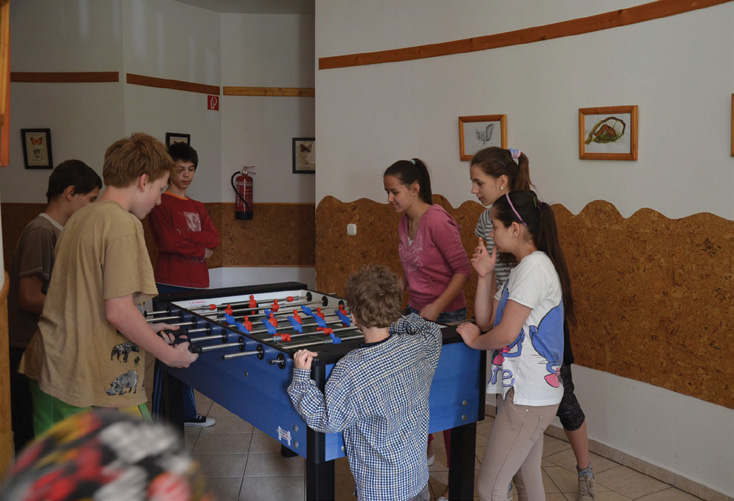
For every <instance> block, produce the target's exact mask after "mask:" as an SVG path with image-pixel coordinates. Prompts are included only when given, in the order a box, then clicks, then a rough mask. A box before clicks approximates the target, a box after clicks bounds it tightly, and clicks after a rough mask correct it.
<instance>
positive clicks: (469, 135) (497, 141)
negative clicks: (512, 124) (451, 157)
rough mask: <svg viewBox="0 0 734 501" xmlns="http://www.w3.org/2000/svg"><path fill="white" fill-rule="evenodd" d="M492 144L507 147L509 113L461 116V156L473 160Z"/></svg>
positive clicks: (462, 158)
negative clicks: (478, 153)
mask: <svg viewBox="0 0 734 501" xmlns="http://www.w3.org/2000/svg"><path fill="white" fill-rule="evenodd" d="M490 146H499V147H501V148H505V149H506V148H507V115H476V116H471V117H459V158H460V159H461V160H471V159H472V157H474V154H476V152H478V151H479V150H483V149H484V148H489V147H490Z"/></svg>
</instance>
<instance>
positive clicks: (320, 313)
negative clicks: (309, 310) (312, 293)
mask: <svg viewBox="0 0 734 501" xmlns="http://www.w3.org/2000/svg"><path fill="white" fill-rule="evenodd" d="M316 314H317V315H318V316H320V317H321V319H322V320H325V319H326V316H325V315H324V312H323V311H321V308H316Z"/></svg>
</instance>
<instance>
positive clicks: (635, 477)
mask: <svg viewBox="0 0 734 501" xmlns="http://www.w3.org/2000/svg"><path fill="white" fill-rule="evenodd" d="M594 477H595V478H596V483H597V485H599V484H601V485H603V486H604V487H607V488H609V489H611V490H612V491H614V492H617V493H619V494H622V495H623V496H626V497H628V498H630V499H637V498H639V497H642V496H646V495H648V494H653V493H655V492H660V491H662V490H664V489H667V488H668V487H669V486H668V485H667V484H664V483H663V482H660V481H659V480H655V479H654V478H652V477H648V476H647V475H643V474H642V473H639V472H636V471H635V470H632V469H630V468H627V467H625V466H617V467H615V468H611V469H609V470H607V471H604V472H602V473H599V474H598V475H594Z"/></svg>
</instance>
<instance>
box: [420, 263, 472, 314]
mask: <svg viewBox="0 0 734 501" xmlns="http://www.w3.org/2000/svg"><path fill="white" fill-rule="evenodd" d="M468 281H469V277H467V276H466V275H462V274H461V273H456V274H455V275H454V276H453V277H451V281H450V282H449V285H448V286H446V289H444V291H443V293H442V294H441V295H440V296H438V297H437V298H436V300H435V301H434V302H432V303H430V304H427V305H425V306H424V307H423V309H422V310H421V312H420V316H421V317H423V318H425V319H426V320H430V321H432V322H435V321H436V319H437V318H438V317H439V315H441V312H442V311H444V310H445V309H446V307H447V306H448V305H449V303H451V301H453V300H454V298H455V297H456V296H458V295H459V294H460V293H461V291H463V290H464V286H465V285H466V283H467V282H468Z"/></svg>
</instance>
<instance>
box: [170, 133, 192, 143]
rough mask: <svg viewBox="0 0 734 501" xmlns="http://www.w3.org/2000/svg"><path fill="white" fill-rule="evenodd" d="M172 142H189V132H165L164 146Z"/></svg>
mask: <svg viewBox="0 0 734 501" xmlns="http://www.w3.org/2000/svg"><path fill="white" fill-rule="evenodd" d="M173 143H186V144H191V134H182V133H180V132H166V146H171V145H172V144H173Z"/></svg>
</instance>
